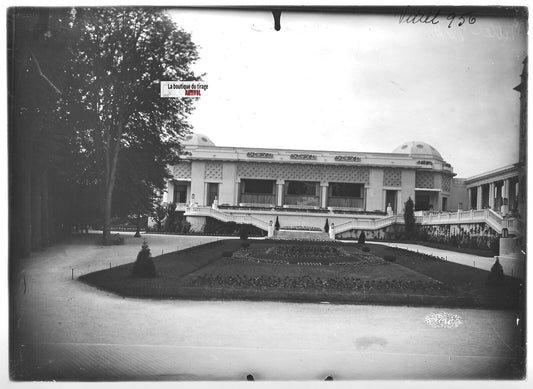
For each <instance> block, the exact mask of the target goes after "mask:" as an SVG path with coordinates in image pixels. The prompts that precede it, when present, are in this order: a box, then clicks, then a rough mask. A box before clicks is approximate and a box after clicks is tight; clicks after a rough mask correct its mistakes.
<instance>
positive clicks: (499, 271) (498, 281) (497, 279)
mask: <svg viewBox="0 0 533 389" xmlns="http://www.w3.org/2000/svg"><path fill="white" fill-rule="evenodd" d="M504 280H505V275H504V274H503V268H502V265H501V264H500V260H499V259H498V258H496V262H494V265H492V267H491V268H490V273H489V276H488V279H487V281H488V283H489V285H491V286H501V285H503V282H504Z"/></svg>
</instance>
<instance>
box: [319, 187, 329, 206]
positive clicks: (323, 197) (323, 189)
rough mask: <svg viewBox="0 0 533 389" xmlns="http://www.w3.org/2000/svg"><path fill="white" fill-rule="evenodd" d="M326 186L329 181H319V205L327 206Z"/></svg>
mask: <svg viewBox="0 0 533 389" xmlns="http://www.w3.org/2000/svg"><path fill="white" fill-rule="evenodd" d="M328 187H329V182H325V181H322V182H321V183H320V207H321V208H326V207H327V206H328Z"/></svg>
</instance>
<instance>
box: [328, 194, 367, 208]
mask: <svg viewBox="0 0 533 389" xmlns="http://www.w3.org/2000/svg"><path fill="white" fill-rule="evenodd" d="M328 205H329V206H330V207H339V208H360V209H363V208H364V207H365V201H364V199H361V198H356V197H328Z"/></svg>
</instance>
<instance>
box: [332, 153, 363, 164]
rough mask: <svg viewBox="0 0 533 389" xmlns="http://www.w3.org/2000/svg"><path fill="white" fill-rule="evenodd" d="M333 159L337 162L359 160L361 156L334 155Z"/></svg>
mask: <svg viewBox="0 0 533 389" xmlns="http://www.w3.org/2000/svg"><path fill="white" fill-rule="evenodd" d="M335 161H339V162H361V157H358V156H356V155H336V156H335Z"/></svg>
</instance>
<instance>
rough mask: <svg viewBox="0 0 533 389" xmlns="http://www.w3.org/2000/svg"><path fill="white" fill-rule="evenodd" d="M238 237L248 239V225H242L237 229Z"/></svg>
mask: <svg viewBox="0 0 533 389" xmlns="http://www.w3.org/2000/svg"><path fill="white" fill-rule="evenodd" d="M239 238H241V239H242V240H246V239H248V226H242V227H241V228H240V229H239Z"/></svg>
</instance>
